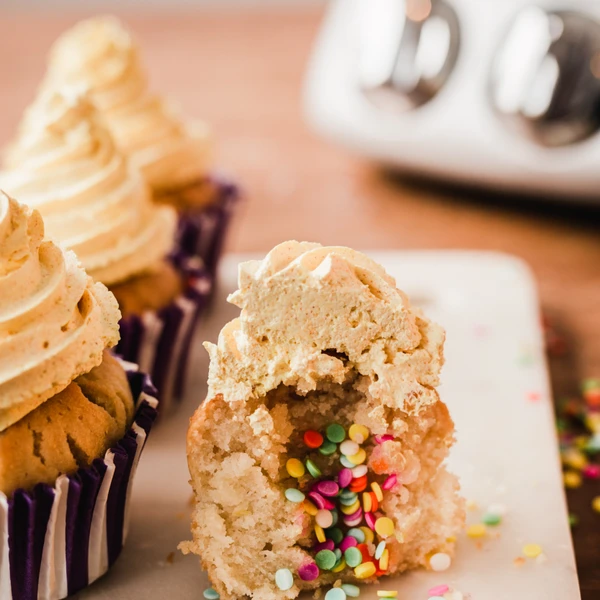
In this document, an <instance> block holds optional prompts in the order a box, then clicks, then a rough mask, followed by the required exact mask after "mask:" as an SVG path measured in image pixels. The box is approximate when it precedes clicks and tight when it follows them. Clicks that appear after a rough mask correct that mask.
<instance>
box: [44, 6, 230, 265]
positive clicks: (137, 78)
mask: <svg viewBox="0 0 600 600" xmlns="http://www.w3.org/2000/svg"><path fill="white" fill-rule="evenodd" d="M73 83H76V84H84V85H85V86H86V87H87V88H89V90H90V94H91V98H92V99H93V101H94V103H95V104H96V105H97V107H98V109H99V110H100V111H101V112H102V114H103V115H104V117H105V118H106V122H107V124H108V126H109V128H110V130H111V132H112V134H113V136H114V138H115V140H116V142H117V144H118V145H119V147H120V148H121V149H122V150H123V151H124V152H125V153H126V154H127V155H128V156H129V157H130V158H131V161H132V162H133V163H134V164H135V165H136V166H137V167H138V168H139V169H140V170H141V172H142V174H143V176H144V177H145V179H146V181H147V182H148V184H149V185H150V187H151V188H152V193H153V197H154V199H155V200H156V201H157V202H161V203H167V204H170V205H172V206H174V207H175V208H176V209H177V210H178V212H179V214H180V215H181V221H180V226H179V238H180V240H181V242H182V243H183V244H184V247H185V249H186V251H188V252H195V253H197V254H198V255H199V256H201V257H202V259H203V260H204V262H205V264H206V266H207V267H208V269H209V270H210V271H211V273H213V272H214V270H215V268H216V265H217V261H218V258H219V255H220V253H221V249H222V245H223V238H224V234H225V231H226V229H227V226H228V223H229V218H230V215H231V212H232V210H233V207H234V204H235V200H236V198H237V191H236V188H235V186H233V185H232V184H231V183H229V182H226V181H223V180H221V179H219V178H216V177H212V176H209V169H210V146H211V144H210V134H209V131H208V127H207V126H206V124H204V123H201V122H189V121H184V120H183V119H182V117H181V116H180V115H179V114H178V113H177V112H176V111H175V109H174V108H173V107H172V106H171V105H170V104H168V103H167V102H166V101H165V100H163V99H162V98H161V97H160V96H158V95H157V94H155V93H153V92H152V91H150V89H149V87H148V80H147V76H146V73H145V70H144V68H143V66H142V62H141V60H140V55H139V51H138V47H137V44H136V43H135V41H134V39H133V38H132V36H131V35H130V33H129V32H128V31H127V30H126V29H125V28H124V27H123V26H122V25H121V23H120V22H119V21H118V20H117V19H115V18H114V17H98V18H93V19H89V20H86V21H82V22H80V23H79V24H77V25H75V26H74V27H73V28H72V29H70V30H68V31H66V32H65V33H64V34H63V35H62V36H61V37H60V38H59V39H58V40H57V41H56V43H55V44H54V47H53V48H52V50H51V53H50V61H49V66H48V72H47V76H46V79H45V82H44V84H43V85H44V86H45V87H50V88H57V87H61V86H63V85H65V84H73Z"/></svg>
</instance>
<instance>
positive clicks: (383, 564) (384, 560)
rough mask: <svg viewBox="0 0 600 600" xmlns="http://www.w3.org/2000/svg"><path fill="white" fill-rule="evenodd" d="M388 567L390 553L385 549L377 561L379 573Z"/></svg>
mask: <svg viewBox="0 0 600 600" xmlns="http://www.w3.org/2000/svg"><path fill="white" fill-rule="evenodd" d="M389 566H390V551H389V550H388V549H387V548H386V549H385V550H384V551H383V554H382V555H381V558H380V559H379V569H380V570H381V571H387V570H388V567H389Z"/></svg>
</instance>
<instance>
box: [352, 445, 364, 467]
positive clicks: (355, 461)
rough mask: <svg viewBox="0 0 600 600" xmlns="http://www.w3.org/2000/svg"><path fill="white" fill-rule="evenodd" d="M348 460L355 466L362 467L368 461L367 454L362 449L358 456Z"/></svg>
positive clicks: (355, 455)
mask: <svg viewBox="0 0 600 600" xmlns="http://www.w3.org/2000/svg"><path fill="white" fill-rule="evenodd" d="M348 460H349V461H350V462H351V463H352V464H353V465H362V464H363V463H364V462H365V460H367V453H366V452H365V449H364V448H361V449H360V450H359V451H358V452H357V453H356V454H353V455H352V456H348Z"/></svg>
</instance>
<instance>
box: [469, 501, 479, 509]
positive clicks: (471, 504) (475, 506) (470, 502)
mask: <svg viewBox="0 0 600 600" xmlns="http://www.w3.org/2000/svg"><path fill="white" fill-rule="evenodd" d="M477 508H478V506H477V502H475V500H467V510H477Z"/></svg>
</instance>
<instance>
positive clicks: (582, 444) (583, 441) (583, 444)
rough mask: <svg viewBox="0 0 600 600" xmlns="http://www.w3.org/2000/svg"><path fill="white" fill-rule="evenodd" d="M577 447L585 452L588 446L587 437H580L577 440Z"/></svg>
mask: <svg viewBox="0 0 600 600" xmlns="http://www.w3.org/2000/svg"><path fill="white" fill-rule="evenodd" d="M575 445H576V446H577V448H579V450H584V449H585V447H586V446H587V445H588V438H587V436H586V435H578V436H577V437H576V438H575Z"/></svg>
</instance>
